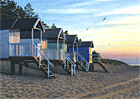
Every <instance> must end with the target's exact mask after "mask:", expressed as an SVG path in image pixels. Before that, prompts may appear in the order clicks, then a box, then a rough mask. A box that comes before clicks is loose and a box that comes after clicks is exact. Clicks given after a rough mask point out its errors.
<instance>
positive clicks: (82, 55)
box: [69, 41, 94, 72]
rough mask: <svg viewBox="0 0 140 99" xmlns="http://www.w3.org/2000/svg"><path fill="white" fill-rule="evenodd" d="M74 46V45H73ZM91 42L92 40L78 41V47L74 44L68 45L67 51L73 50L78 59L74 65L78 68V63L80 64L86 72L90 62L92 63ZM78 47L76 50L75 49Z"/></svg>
mask: <svg viewBox="0 0 140 99" xmlns="http://www.w3.org/2000/svg"><path fill="white" fill-rule="evenodd" d="M73 46H74V47H73ZM93 47H94V46H93V42H92V41H82V42H79V43H78V47H77V45H76V44H74V45H72V44H71V45H70V46H69V52H73V51H74V52H75V54H76V57H77V59H78V61H76V65H77V68H76V69H78V65H80V67H81V68H82V69H83V70H84V71H86V72H88V71H89V67H90V63H92V56H91V54H92V48H93ZM77 49H78V50H77Z"/></svg>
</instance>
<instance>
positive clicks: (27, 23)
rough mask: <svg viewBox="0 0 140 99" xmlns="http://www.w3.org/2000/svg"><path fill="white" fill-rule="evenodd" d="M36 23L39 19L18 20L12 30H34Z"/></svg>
mask: <svg viewBox="0 0 140 99" xmlns="http://www.w3.org/2000/svg"><path fill="white" fill-rule="evenodd" d="M36 21H37V18H31V19H18V20H17V22H16V23H15V25H14V26H13V27H12V28H13V29H31V28H33V26H34V24H35V23H36Z"/></svg>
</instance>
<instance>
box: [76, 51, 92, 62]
mask: <svg viewBox="0 0 140 99" xmlns="http://www.w3.org/2000/svg"><path fill="white" fill-rule="evenodd" d="M76 54H77V55H78V56H80V58H82V59H83V60H84V61H85V62H86V63H88V64H89V62H88V61H87V60H86V59H85V58H84V57H83V56H82V55H80V54H79V53H77V52H76Z"/></svg>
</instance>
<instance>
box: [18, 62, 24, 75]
mask: <svg viewBox="0 0 140 99" xmlns="http://www.w3.org/2000/svg"><path fill="white" fill-rule="evenodd" d="M22 74H23V63H20V64H19V75H22Z"/></svg>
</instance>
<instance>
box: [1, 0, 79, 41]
mask: <svg viewBox="0 0 140 99" xmlns="http://www.w3.org/2000/svg"><path fill="white" fill-rule="evenodd" d="M0 9H1V10H0V11H1V13H0V14H1V15H0V16H1V20H4V19H16V18H38V17H39V15H38V14H36V13H35V12H34V9H33V8H32V6H31V4H30V3H28V4H27V5H26V6H25V7H24V8H22V7H21V6H19V5H17V3H16V2H14V1H13V0H1V6H0ZM42 24H43V26H44V28H57V27H56V25H55V24H54V23H53V24H52V26H48V25H47V24H46V23H45V22H44V21H42ZM64 33H65V34H66V35H69V33H68V30H66V31H64ZM79 40H80V41H82V40H81V39H79Z"/></svg>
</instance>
